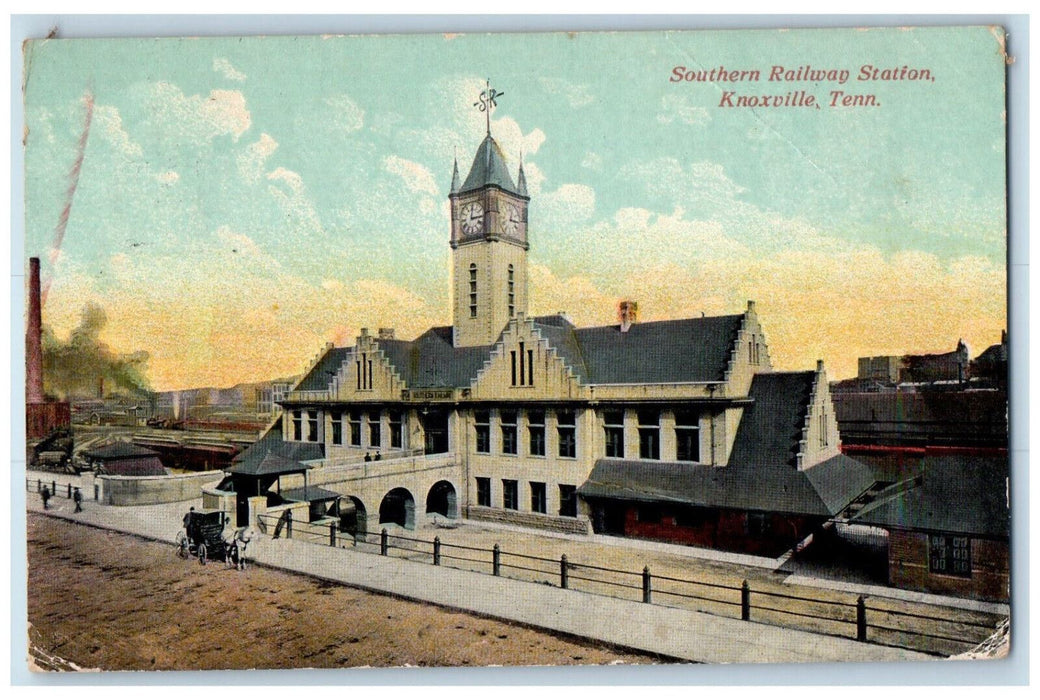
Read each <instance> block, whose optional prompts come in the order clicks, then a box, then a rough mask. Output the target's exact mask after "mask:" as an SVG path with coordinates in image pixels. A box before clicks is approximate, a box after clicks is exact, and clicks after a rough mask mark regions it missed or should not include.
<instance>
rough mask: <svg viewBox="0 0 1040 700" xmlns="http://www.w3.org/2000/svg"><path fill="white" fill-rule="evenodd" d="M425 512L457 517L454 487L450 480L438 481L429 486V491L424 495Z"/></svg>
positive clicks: (457, 510)
mask: <svg viewBox="0 0 1040 700" xmlns="http://www.w3.org/2000/svg"><path fill="white" fill-rule="evenodd" d="M426 512H427V513H440V514H441V515H443V516H444V517H445V518H457V517H459V509H458V504H457V500H456V497H455V487H454V486H452V485H451V483H450V482H447V481H438V482H437V483H436V484H434V485H433V486H431V487H430V493H429V494H428V495H427V496H426Z"/></svg>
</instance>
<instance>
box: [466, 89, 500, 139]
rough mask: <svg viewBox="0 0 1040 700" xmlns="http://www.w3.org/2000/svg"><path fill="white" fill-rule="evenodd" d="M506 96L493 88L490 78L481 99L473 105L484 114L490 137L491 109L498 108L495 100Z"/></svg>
mask: <svg viewBox="0 0 1040 700" xmlns="http://www.w3.org/2000/svg"><path fill="white" fill-rule="evenodd" d="M504 94H505V93H504V92H499V91H498V90H495V89H494V88H493V87H491V78H488V79H487V80H485V81H484V91H483V92H481V93H480V97H478V98H477V101H476V102H474V103H473V106H474V107H476V108H477V109H479V110H480V111H481V112H483V113H484V121H485V124H486V127H487V135H488V136H491V108H492V107H497V106H498V103H497V102H496V101H495V100H496V99H497V98H499V97H501V96H502V95H504Z"/></svg>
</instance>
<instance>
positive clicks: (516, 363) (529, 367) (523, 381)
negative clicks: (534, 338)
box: [509, 342, 534, 386]
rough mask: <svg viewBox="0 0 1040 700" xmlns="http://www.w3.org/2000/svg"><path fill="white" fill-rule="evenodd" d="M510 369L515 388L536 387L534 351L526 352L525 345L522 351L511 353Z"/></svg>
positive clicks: (521, 345)
mask: <svg viewBox="0 0 1040 700" xmlns="http://www.w3.org/2000/svg"><path fill="white" fill-rule="evenodd" d="M509 360H510V363H511V364H510V368H511V371H512V374H511V375H510V377H511V378H512V383H513V386H534V350H531V349H528V350H527V351H526V352H525V351H524V343H522V342H521V343H520V350H510V351H509Z"/></svg>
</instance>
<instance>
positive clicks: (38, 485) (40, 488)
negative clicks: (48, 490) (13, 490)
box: [36, 479, 43, 493]
mask: <svg viewBox="0 0 1040 700" xmlns="http://www.w3.org/2000/svg"><path fill="white" fill-rule="evenodd" d="M40 491H43V481H41V480H40V479H37V480H36V493H39V492H40Z"/></svg>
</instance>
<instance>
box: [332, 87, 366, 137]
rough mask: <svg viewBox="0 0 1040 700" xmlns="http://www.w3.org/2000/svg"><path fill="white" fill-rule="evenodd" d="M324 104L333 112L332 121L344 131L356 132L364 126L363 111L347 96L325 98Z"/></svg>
mask: <svg viewBox="0 0 1040 700" xmlns="http://www.w3.org/2000/svg"><path fill="white" fill-rule="evenodd" d="M325 104H327V105H328V106H329V107H332V109H333V110H334V111H335V113H336V116H335V118H334V121H335V123H336V125H337V126H339V127H340V128H341V129H343V130H344V131H347V132H351V131H358V130H360V129H361V128H362V127H363V126H364V125H365V111H364V110H363V109H361V108H360V107H358V106H357V103H356V102H354V100H352V99H350V97H348V96H347V95H334V96H332V97H326V98H325Z"/></svg>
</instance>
